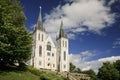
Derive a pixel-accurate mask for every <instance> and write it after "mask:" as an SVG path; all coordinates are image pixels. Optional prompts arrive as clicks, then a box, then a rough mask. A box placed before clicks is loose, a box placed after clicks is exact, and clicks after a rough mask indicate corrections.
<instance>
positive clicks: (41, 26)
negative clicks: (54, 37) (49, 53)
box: [36, 6, 45, 31]
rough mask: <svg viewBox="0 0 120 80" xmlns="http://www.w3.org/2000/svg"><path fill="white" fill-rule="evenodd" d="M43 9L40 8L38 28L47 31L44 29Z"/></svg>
mask: <svg viewBox="0 0 120 80" xmlns="http://www.w3.org/2000/svg"><path fill="white" fill-rule="evenodd" d="M41 9H42V7H41V6H40V12H39V17H38V21H37V25H36V28H37V29H39V30H42V31H45V30H44V28H43V23H42V14H41Z"/></svg>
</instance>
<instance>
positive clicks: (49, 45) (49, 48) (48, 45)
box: [47, 42, 51, 51]
mask: <svg viewBox="0 0 120 80" xmlns="http://www.w3.org/2000/svg"><path fill="white" fill-rule="evenodd" d="M47 50H48V51H51V43H50V42H48V43H47Z"/></svg>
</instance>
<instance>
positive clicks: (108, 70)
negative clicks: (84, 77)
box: [98, 62, 119, 80]
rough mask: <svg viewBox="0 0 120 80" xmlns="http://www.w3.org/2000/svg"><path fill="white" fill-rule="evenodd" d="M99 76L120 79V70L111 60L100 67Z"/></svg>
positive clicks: (112, 79)
mask: <svg viewBox="0 0 120 80" xmlns="http://www.w3.org/2000/svg"><path fill="white" fill-rule="evenodd" d="M98 78H100V79H101V80H119V72H118V71H117V69H115V67H114V66H113V64H111V63H110V62H105V63H103V66H102V67H101V68H100V69H99V72H98Z"/></svg>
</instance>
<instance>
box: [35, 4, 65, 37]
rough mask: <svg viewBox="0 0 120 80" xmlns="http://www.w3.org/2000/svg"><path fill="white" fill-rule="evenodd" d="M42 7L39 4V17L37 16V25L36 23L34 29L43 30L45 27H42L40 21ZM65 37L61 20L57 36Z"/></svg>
mask: <svg viewBox="0 0 120 80" xmlns="http://www.w3.org/2000/svg"><path fill="white" fill-rule="evenodd" d="M41 10H42V7H41V6H40V12H39V17H38V21H37V25H36V29H38V30H41V31H44V32H45V29H44V28H43V23H42V12H41ZM61 37H64V38H67V35H65V33H64V29H63V21H62V20H61V25H60V31H59V37H58V38H61Z"/></svg>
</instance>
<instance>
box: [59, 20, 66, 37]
mask: <svg viewBox="0 0 120 80" xmlns="http://www.w3.org/2000/svg"><path fill="white" fill-rule="evenodd" d="M61 37H64V38H67V35H65V33H64V29H63V21H62V20H61V25H60V31H59V37H58V38H61Z"/></svg>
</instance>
